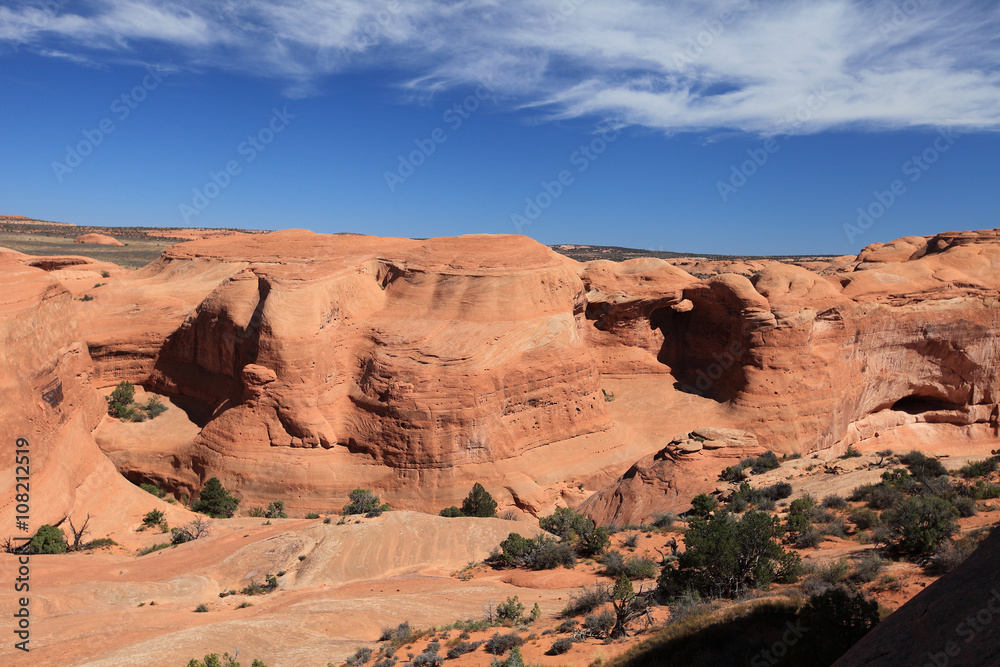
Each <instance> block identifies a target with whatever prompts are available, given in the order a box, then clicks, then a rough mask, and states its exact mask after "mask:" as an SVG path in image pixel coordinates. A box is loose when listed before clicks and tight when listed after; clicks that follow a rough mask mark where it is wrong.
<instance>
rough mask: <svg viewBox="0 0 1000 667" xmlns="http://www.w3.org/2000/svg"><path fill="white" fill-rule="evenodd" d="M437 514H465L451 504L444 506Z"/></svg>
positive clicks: (452, 516) (451, 515) (450, 515)
mask: <svg viewBox="0 0 1000 667" xmlns="http://www.w3.org/2000/svg"><path fill="white" fill-rule="evenodd" d="M439 516H443V517H448V518H454V517H457V516H465V515H464V514H462V510H460V509H458V508H457V507H455V506H454V505H452V506H451V507H445V508H444V509H443V510H441V512H440V513H439Z"/></svg>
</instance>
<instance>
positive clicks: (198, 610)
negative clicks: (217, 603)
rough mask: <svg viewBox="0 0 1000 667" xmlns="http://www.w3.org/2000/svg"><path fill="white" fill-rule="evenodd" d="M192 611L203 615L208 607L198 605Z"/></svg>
mask: <svg viewBox="0 0 1000 667" xmlns="http://www.w3.org/2000/svg"><path fill="white" fill-rule="evenodd" d="M194 610H195V611H196V612H198V613H199V614H204V613H205V612H206V611H208V605H207V604H200V605H198V606H197V607H195V608H194Z"/></svg>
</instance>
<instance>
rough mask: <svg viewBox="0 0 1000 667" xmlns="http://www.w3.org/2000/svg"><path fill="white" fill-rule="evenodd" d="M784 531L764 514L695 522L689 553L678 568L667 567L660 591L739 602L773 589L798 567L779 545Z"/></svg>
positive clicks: (686, 540) (688, 536)
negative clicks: (771, 586) (746, 595)
mask: <svg viewBox="0 0 1000 667" xmlns="http://www.w3.org/2000/svg"><path fill="white" fill-rule="evenodd" d="M781 532H782V531H781V523H780V521H779V520H778V519H777V518H776V517H772V516H770V515H768V514H766V513H764V512H755V511H749V512H747V513H746V514H744V515H743V517H741V518H739V519H737V518H736V517H734V516H733V515H732V514H730V513H729V512H717V513H715V514H713V515H712V516H711V517H710V518H708V519H705V518H696V519H693V520H692V521H691V524H690V527H689V528H688V529H687V531H685V533H684V544H685V550H684V552H682V553H681V554H680V555H679V556H678V558H677V561H676V567H675V566H674V565H673V564H668V565H665V566H664V568H663V573H662V574H661V576H660V586H661V588H662V589H663V590H664V591H665V592H666V593H667V594H668V595H669V596H672V597H675V596H677V595H680V594H682V593H683V592H684V591H687V590H694V591H697V592H699V593H701V594H707V595H721V596H724V597H736V596H738V595H742V594H743V593H745V592H747V591H749V590H753V589H755V588H757V587H758V586H764V585H767V584H768V583H770V582H772V581H774V580H775V579H778V578H780V577H782V576H784V575H786V574H787V573H785V572H783V570H784V568H785V566H786V564H787V565H791V564H792V563H793V562H794V559H793V558H790V557H788V556H787V555H786V552H785V550H784V549H783V548H782V547H781V546H780V545H779V544H778V543H777V542H776V541H775V539H776V538H777V537H778V536H779V535H780V534H781Z"/></svg>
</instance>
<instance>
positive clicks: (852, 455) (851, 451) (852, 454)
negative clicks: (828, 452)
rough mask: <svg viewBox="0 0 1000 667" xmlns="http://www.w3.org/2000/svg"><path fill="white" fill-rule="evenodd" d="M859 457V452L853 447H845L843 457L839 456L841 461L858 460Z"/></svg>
mask: <svg viewBox="0 0 1000 667" xmlns="http://www.w3.org/2000/svg"><path fill="white" fill-rule="evenodd" d="M860 456H861V452H860V451H858V450H857V449H856V448H855V447H854V445H848V446H847V450H846V451H845V452H844V455H843V456H841V457H840V458H842V459H856V458H859V457H860Z"/></svg>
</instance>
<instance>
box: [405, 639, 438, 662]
mask: <svg viewBox="0 0 1000 667" xmlns="http://www.w3.org/2000/svg"><path fill="white" fill-rule="evenodd" d="M440 647H441V646H440V644H438V643H437V642H431V643H430V644H428V645H427V648H426V649H424V652H423V653H421V654H420V655H418V656H417V657H415V658H414V659H413V661H412V662H411V663H410V664H411V665H413V667H441V665H442V664H444V660H442V658H441V656H439V655H438V649H439V648H440Z"/></svg>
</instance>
